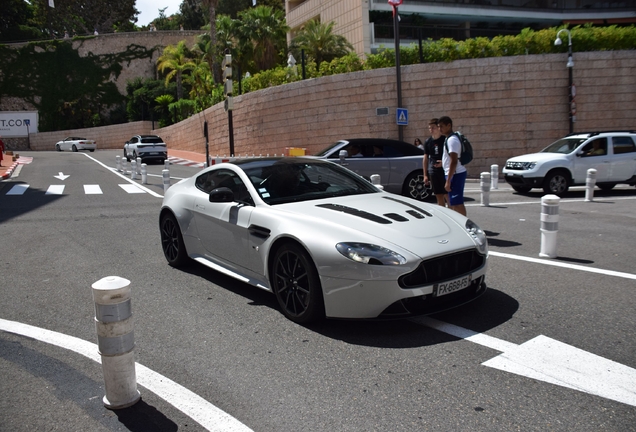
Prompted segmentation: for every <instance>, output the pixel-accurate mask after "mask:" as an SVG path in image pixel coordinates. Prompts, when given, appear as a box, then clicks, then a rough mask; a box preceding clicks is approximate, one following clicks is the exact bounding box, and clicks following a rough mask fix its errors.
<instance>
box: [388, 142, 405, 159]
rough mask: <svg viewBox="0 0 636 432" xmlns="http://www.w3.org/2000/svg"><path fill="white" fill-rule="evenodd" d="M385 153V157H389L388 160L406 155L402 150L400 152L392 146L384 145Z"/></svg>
mask: <svg viewBox="0 0 636 432" xmlns="http://www.w3.org/2000/svg"><path fill="white" fill-rule="evenodd" d="M383 152H384V157H388V158H395V157H402V156H404V154H403V153H402V152H401V151H400V150H398V149H397V148H395V147H393V146H392V145H384V146H383Z"/></svg>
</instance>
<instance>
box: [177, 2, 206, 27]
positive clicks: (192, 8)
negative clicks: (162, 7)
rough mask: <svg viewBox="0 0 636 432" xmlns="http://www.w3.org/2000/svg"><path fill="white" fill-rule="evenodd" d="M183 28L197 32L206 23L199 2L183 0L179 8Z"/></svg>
mask: <svg viewBox="0 0 636 432" xmlns="http://www.w3.org/2000/svg"><path fill="white" fill-rule="evenodd" d="M179 12H180V13H181V20H182V24H183V28H185V29H186V30H198V29H200V28H202V27H203V26H204V25H205V23H206V17H205V14H204V13H203V5H202V4H201V0H183V1H182V2H181V6H179Z"/></svg>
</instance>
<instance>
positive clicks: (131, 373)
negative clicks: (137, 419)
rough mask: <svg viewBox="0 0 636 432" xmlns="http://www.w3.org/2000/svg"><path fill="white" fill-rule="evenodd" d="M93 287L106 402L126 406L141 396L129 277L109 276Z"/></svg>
mask: <svg viewBox="0 0 636 432" xmlns="http://www.w3.org/2000/svg"><path fill="white" fill-rule="evenodd" d="M92 288H93V300H94V301H95V328H96V330H97V342H98V347H99V354H100V355H101V357H102V370H103V372H104V384H105V390H106V395H105V396H104V398H103V402H104V405H105V406H106V407H107V408H110V409H120V408H127V407H129V406H132V405H134V404H135V403H137V402H138V401H139V399H140V398H141V395H140V393H139V391H138V390H137V376H136V373H135V358H134V348H135V338H134V333H133V327H134V326H133V317H132V308H131V290H130V281H129V280H127V279H124V278H120V277H118V276H108V277H105V278H103V279H100V280H98V281H97V282H95V283H94V284H93V285H92Z"/></svg>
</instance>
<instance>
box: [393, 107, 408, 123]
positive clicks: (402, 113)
mask: <svg viewBox="0 0 636 432" xmlns="http://www.w3.org/2000/svg"><path fill="white" fill-rule="evenodd" d="M395 120H396V123H397V124H398V126H408V124H409V110H407V109H406V108H398V109H397V110H396V111H395Z"/></svg>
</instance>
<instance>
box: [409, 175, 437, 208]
mask: <svg viewBox="0 0 636 432" xmlns="http://www.w3.org/2000/svg"><path fill="white" fill-rule="evenodd" d="M432 192H433V191H432V189H431V187H430V183H429V186H426V184H425V183H424V173H423V172H417V171H415V172H412V173H411V174H409V176H408V177H407V178H406V180H405V181H404V186H402V195H404V196H407V197H409V198H413V199H416V200H418V201H424V200H425V199H427V198H429V197H430V196H432V195H433V193H432Z"/></svg>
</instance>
